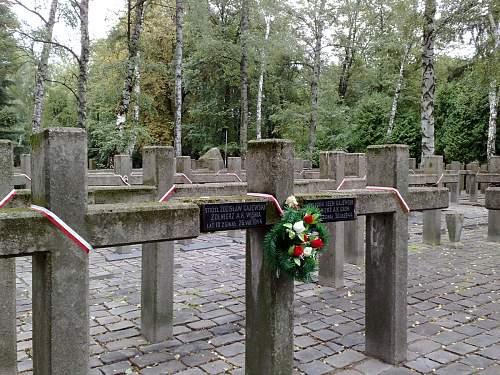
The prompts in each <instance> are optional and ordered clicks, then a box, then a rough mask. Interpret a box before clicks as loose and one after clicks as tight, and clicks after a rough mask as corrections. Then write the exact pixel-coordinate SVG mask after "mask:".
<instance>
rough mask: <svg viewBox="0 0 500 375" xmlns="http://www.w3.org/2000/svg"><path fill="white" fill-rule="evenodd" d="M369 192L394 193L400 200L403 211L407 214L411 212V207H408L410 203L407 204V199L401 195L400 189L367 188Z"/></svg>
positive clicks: (385, 187)
mask: <svg viewBox="0 0 500 375" xmlns="http://www.w3.org/2000/svg"><path fill="white" fill-rule="evenodd" d="M366 189H367V190H377V191H390V192H393V193H394V194H395V195H396V197H397V198H398V200H399V203H400V204H401V207H402V208H403V211H404V212H406V213H409V212H410V206H408V203H406V201H405V199H404V198H403V196H402V195H401V193H400V192H399V190H398V189H396V188H393V187H387V186H367V187H366Z"/></svg>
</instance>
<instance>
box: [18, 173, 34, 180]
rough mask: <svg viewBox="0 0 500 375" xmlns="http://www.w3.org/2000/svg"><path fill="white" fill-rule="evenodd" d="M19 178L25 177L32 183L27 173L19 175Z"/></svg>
mask: <svg viewBox="0 0 500 375" xmlns="http://www.w3.org/2000/svg"><path fill="white" fill-rule="evenodd" d="M19 176H23V177H25V178H26V179H27V180H29V181H31V177H30V176H28V175H27V174H26V173H19Z"/></svg>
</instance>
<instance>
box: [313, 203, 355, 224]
mask: <svg viewBox="0 0 500 375" xmlns="http://www.w3.org/2000/svg"><path fill="white" fill-rule="evenodd" d="M304 203H305V204H312V205H314V206H316V207H318V208H319V209H320V210H321V221H323V222H324V223H333V222H335V221H350V220H354V219H356V211H355V209H354V208H355V206H356V199H355V198H337V199H314V200H307V201H305V202H304Z"/></svg>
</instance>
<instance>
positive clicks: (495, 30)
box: [486, 12, 500, 160]
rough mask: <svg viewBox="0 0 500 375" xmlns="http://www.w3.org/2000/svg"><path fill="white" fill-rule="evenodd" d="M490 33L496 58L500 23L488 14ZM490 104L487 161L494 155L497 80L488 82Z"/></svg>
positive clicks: (499, 40) (499, 43) (499, 37)
mask: <svg viewBox="0 0 500 375" xmlns="http://www.w3.org/2000/svg"><path fill="white" fill-rule="evenodd" d="M488 19H489V22H490V28H491V32H492V34H493V38H494V41H495V49H494V50H493V56H494V57H495V56H497V54H498V49H499V47H500V22H495V19H494V18H493V14H492V13H491V12H490V13H489V14H488ZM488 98H489V102H490V118H489V121H488V143H487V146H486V156H487V157H488V160H490V158H491V157H492V156H493V155H495V153H496V139H497V116H498V85H497V80H496V79H493V80H492V81H491V82H490V91H489V94H488Z"/></svg>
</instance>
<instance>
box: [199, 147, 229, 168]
mask: <svg viewBox="0 0 500 375" xmlns="http://www.w3.org/2000/svg"><path fill="white" fill-rule="evenodd" d="M212 159H216V160H217V161H218V164H219V169H222V167H223V166H224V159H223V158H222V155H221V153H220V150H219V149H218V148H217V147H212V148H211V149H210V150H208V151H207V152H205V154H203V155H202V156H200V158H199V159H198V163H197V167H198V168H209V166H210V165H212V166H213V163H214V162H213V161H211V160H212Z"/></svg>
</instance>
